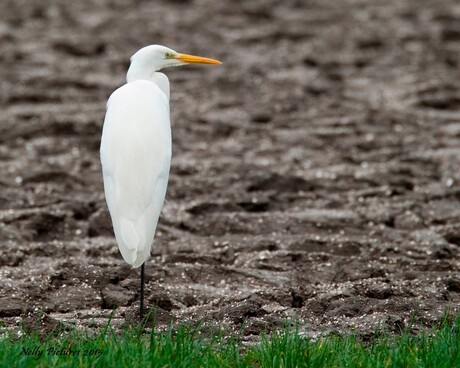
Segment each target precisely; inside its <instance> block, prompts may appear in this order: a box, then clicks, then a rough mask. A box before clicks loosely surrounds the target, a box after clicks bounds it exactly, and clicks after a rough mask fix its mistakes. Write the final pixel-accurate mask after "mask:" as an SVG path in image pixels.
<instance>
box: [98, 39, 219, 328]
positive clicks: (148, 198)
mask: <svg viewBox="0 0 460 368" xmlns="http://www.w3.org/2000/svg"><path fill="white" fill-rule="evenodd" d="M189 63H201V64H221V62H220V61H217V60H214V59H209V58H204V57H200V56H194V55H187V54H181V53H178V52H176V51H174V50H171V49H169V48H167V47H164V46H160V45H150V46H146V47H144V48H142V49H140V50H139V51H137V52H136V53H135V54H134V55H133V56H132V57H131V65H130V67H129V69H128V73H127V75H126V79H127V83H126V84H125V85H123V86H122V87H120V88H118V89H117V90H116V91H115V92H113V93H112V95H111V96H110V98H109V100H108V101H107V112H106V115H105V120H104V126H103V130H102V139H101V163H102V175H103V179H104V191H105V198H106V201H107V206H108V208H109V212H110V216H111V218H112V224H113V229H114V232H115V237H116V240H117V243H118V247H119V249H120V252H121V255H122V256H123V258H124V259H125V261H126V262H128V263H129V264H130V265H131V266H132V267H133V268H137V267H139V266H141V290H140V318H141V320H142V318H143V313H144V262H145V261H146V260H147V258H148V257H149V256H150V249H151V246H152V244H153V237H154V235H155V230H156V227H157V224H158V219H159V217H160V212H161V208H162V207H163V202H164V198H165V195H166V187H167V185H168V177H169V167H170V163H171V125H170V120H169V80H168V77H166V75H164V74H163V73H159V72H158V70H160V69H162V68H166V67H169V66H178V65H185V64H189Z"/></svg>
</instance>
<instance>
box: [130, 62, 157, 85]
mask: <svg viewBox="0 0 460 368" xmlns="http://www.w3.org/2000/svg"><path fill="white" fill-rule="evenodd" d="M154 73H155V70H153V69H152V67H151V66H150V67H148V66H146V65H143V64H140V63H136V62H132V63H131V65H130V66H129V69H128V73H126V81H127V82H128V83H131V82H134V81H137V80H151V79H152V75H153V74H154Z"/></svg>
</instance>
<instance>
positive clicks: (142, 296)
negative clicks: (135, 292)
mask: <svg viewBox="0 0 460 368" xmlns="http://www.w3.org/2000/svg"><path fill="white" fill-rule="evenodd" d="M144 266H145V263H142V266H141V306H140V310H139V317H140V321H141V322H142V319H143V318H144Z"/></svg>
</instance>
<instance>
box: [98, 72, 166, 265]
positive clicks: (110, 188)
mask: <svg viewBox="0 0 460 368" xmlns="http://www.w3.org/2000/svg"><path fill="white" fill-rule="evenodd" d="M155 74H161V73H155ZM165 78H166V76H164V74H161V76H155V78H152V80H150V81H149V80H136V81H133V82H130V83H127V84H125V85H124V86H122V87H120V88H119V89H117V90H116V91H115V92H114V93H113V94H112V95H111V96H110V99H109V101H108V103H107V113H106V117H105V121H104V128H103V131H102V139H101V163H102V170H103V177H104V191H105V196H106V200H107V205H108V207H109V211H110V215H111V218H112V223H113V228H114V232H115V237H116V239H117V243H118V246H119V248H120V252H121V254H122V256H123V258H124V259H125V260H126V262H128V263H129V264H131V265H132V266H133V267H139V266H141V265H142V264H143V263H144V262H145V260H146V259H147V258H148V257H149V255H150V249H151V246H152V243H153V238H154V235H155V230H156V227H157V224H158V219H159V216H160V212H161V208H162V207H163V202H164V198H165V195H166V188H167V184H168V176H169V168H170V163H171V127H170V121H169V82H168V80H167V78H166V80H165ZM155 79H158V80H161V83H158V84H159V85H158V84H157V83H155ZM166 93H167V94H168V95H166Z"/></svg>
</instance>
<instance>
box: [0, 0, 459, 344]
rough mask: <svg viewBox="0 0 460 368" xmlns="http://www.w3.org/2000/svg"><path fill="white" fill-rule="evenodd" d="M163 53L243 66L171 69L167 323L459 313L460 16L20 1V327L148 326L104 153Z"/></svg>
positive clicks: (444, 10) (355, 320)
mask: <svg viewBox="0 0 460 368" xmlns="http://www.w3.org/2000/svg"><path fill="white" fill-rule="evenodd" d="M128 3H129V5H128ZM415 3H416V5H417V7H415V6H414V4H415ZM152 43H159V44H165V45H168V46H170V47H172V48H174V49H176V50H179V51H183V52H189V53H195V54H199V55H204V56H209V57H214V58H218V59H221V60H222V61H223V62H224V64H223V65H222V66H221V67H206V66H199V67H198V66H196V67H193V66H188V67H182V68H175V69H171V70H167V71H166V73H167V74H168V76H169V78H170V81H171V89H172V96H171V109H172V124H173V147H174V148H173V161H172V169H171V178H170V185H169V189H168V194H167V202H166V205H165V207H164V210H163V214H162V217H161V220H160V225H159V230H158V233H157V236H156V244H155V246H154V248H153V251H152V258H151V259H150V260H149V261H148V263H147V289H146V295H147V300H148V305H149V306H150V307H152V308H153V307H156V313H157V320H158V324H159V325H160V326H162V325H165V324H168V323H169V322H170V321H171V320H175V321H181V322H192V323H201V324H205V325H210V326H212V325H220V326H224V327H226V328H229V329H230V330H236V331H243V334H244V335H246V336H247V337H248V338H251V336H257V335H258V334H259V333H261V331H267V330H271V329H273V328H276V327H279V326H282V325H283V323H284V322H285V321H286V320H287V319H290V318H294V319H295V320H297V321H299V322H300V323H301V325H302V329H303V331H304V332H306V333H308V334H316V333H318V332H321V331H344V330H351V329H354V330H356V331H357V332H358V333H360V334H369V333H371V332H372V331H374V330H375V329H378V328H385V329H389V330H394V331H398V330H399V329H400V328H402V327H404V326H406V325H407V323H409V320H410V319H411V318H413V319H414V320H415V321H417V323H420V324H422V325H430V324H432V323H434V322H436V321H438V320H439V319H440V318H441V317H442V315H443V313H444V311H445V310H446V308H451V309H452V311H454V312H455V310H456V309H457V308H458V307H459V301H460V272H459V270H460V268H459V266H460V253H459V249H460V248H459V247H460V72H459V71H460V6H459V5H458V3H457V2H456V1H455V0H430V1H428V0H418V1H417V2H414V1H411V0H389V1H385V2H382V1H377V0H375V1H359V0H356V1H351V0H348V1H340V2H337V1H336V0H316V1H315V0H297V1H295V0H288V1H285V0H283V1H281V0H251V1H232V2H231V3H229V2H226V1H225V2H224V1H213V0H175V1H158V2H153V1H136V2H124V1H117V0H114V1H110V0H99V1H96V0H92V1H82V2H77V1H75V2H69V1H58V0H49V1H40V2H38V1H37V2H34V1H27V0H22V1H21V0H14V1H8V0H5V1H2V2H0V63H1V64H0V81H1V82H0V101H1V116H0V119H1V120H0V121H1V124H0V158H1V161H0V169H1V173H2V175H1V177H0V210H1V211H0V244H1V257H0V275H1V278H0V285H1V288H0V293H1V298H0V317H1V319H2V320H3V324H4V325H7V326H15V325H17V324H19V323H21V322H23V323H25V325H26V326H33V325H35V324H38V325H40V324H42V327H43V328H45V329H46V328H50V326H51V327H52V326H53V325H54V324H55V323H56V322H57V321H63V322H64V323H65V324H67V325H69V326H72V325H77V326H97V325H100V324H104V323H106V321H107V318H108V317H109V315H110V314H111V311H112V310H113V309H114V308H115V313H114V317H113V321H112V323H113V325H116V326H119V325H124V324H125V323H127V322H128V323H129V321H130V320H132V319H133V318H134V315H135V313H136V312H137V308H138V301H137V297H138V283H139V278H138V275H139V273H138V272H139V270H131V269H130V268H129V267H128V265H127V264H125V262H124V261H123V259H122V258H121V256H120V254H119V252H118V249H117V246H116V243H115V240H114V237H113V235H112V229H111V224H110V222H109V218H108V213H107V208H106V204H105V201H104V196H103V187H102V179H101V168H100V163H99V143H100V133H101V128H102V121H103V117H104V112H105V103H106V100H107V98H108V96H109V95H110V93H111V92H112V91H113V90H114V89H115V88H117V87H118V86H120V85H121V84H122V83H124V78H125V72H126V69H127V66H128V60H129V57H130V56H131V54H133V53H134V52H135V51H136V50H137V49H138V48H140V47H142V46H144V45H147V44H152Z"/></svg>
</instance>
